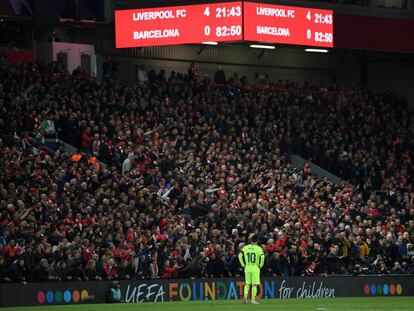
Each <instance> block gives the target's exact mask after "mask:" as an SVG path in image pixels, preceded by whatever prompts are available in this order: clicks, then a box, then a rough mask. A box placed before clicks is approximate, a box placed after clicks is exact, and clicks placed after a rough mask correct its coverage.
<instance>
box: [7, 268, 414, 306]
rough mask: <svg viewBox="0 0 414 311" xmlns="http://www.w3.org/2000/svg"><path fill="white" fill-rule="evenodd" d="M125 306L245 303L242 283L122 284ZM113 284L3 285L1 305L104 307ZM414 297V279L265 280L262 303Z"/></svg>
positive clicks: (260, 296)
mask: <svg viewBox="0 0 414 311" xmlns="http://www.w3.org/2000/svg"><path fill="white" fill-rule="evenodd" d="M120 284H121V291H122V298H123V300H124V301H125V303H141V302H166V301H190V300H191V301H202V300H230V299H232V300H233V299H241V298H242V293H243V286H244V282H243V281H242V280H238V279H228V278H226V279H194V280H189V279H183V280H133V281H121V282H120ZM110 286H111V281H102V282H93V281H91V282H60V283H55V282H53V283H29V284H27V285H23V284H0V306H1V307H11V306H35V305H39V306H41V305H43V306H45V305H57V304H60V305H69V304H80V303H105V302H106V301H105V300H106V292H107V291H108V289H109V288H110ZM358 296H414V276H366V277H365V276H358V277H354V276H329V277H274V278H262V284H261V285H260V287H259V289H258V298H259V299H291V298H300V299H312V298H334V297H358Z"/></svg>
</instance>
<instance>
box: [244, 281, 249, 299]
mask: <svg viewBox="0 0 414 311" xmlns="http://www.w3.org/2000/svg"><path fill="white" fill-rule="evenodd" d="M249 290H250V285H248V284H246V285H244V298H247V296H248V295H249Z"/></svg>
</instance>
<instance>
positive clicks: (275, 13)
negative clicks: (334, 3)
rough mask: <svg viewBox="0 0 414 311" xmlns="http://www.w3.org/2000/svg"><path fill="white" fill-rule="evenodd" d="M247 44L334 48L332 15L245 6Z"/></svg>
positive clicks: (308, 10) (320, 11) (301, 9)
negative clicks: (259, 43)
mask: <svg viewBox="0 0 414 311" xmlns="http://www.w3.org/2000/svg"><path fill="white" fill-rule="evenodd" d="M243 20H244V21H243V23H244V40H246V41H258V42H268V43H282V44H293V45H307V46H318V47H333V11H330V10H320V9H310V8H301V7H291V6H282V5H272V4H264V3H254V2H244V18H243Z"/></svg>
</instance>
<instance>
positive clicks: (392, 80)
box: [368, 56, 414, 110]
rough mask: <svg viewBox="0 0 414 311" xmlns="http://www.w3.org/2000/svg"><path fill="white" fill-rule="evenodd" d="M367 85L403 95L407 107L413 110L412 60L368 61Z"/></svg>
mask: <svg viewBox="0 0 414 311" xmlns="http://www.w3.org/2000/svg"><path fill="white" fill-rule="evenodd" d="M413 58H414V56H413ZM368 87H369V88H370V89H372V90H374V91H382V92H383V91H391V92H393V93H395V94H397V95H399V96H402V97H405V98H406V99H407V104H408V107H409V108H410V109H411V110H414V60H411V61H409V60H408V61H406V60H399V61H397V60H395V61H393V62H390V61H376V62H370V63H368Z"/></svg>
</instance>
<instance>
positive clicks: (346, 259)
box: [0, 62, 414, 282]
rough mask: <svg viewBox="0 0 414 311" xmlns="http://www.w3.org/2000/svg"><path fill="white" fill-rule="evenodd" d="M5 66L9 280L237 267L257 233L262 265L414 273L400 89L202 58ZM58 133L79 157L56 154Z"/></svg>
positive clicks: (272, 269)
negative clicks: (69, 67)
mask: <svg viewBox="0 0 414 311" xmlns="http://www.w3.org/2000/svg"><path fill="white" fill-rule="evenodd" d="M0 68H1V69H0V110H1V119H0V132H1V136H0V280H1V282H28V281H36V282H44V281H54V280H61V281H65V280H101V279H135V278H176V277H224V276H231V277H234V276H239V275H240V274H241V272H242V271H241V269H240V265H239V263H238V260H237V253H238V252H239V250H240V248H241V247H242V246H243V245H244V243H246V242H247V241H248V237H249V235H250V234H251V233H256V234H258V236H259V242H260V245H262V246H263V247H264V249H265V253H266V262H265V266H264V268H263V270H262V274H264V275H270V276H275V275H283V276H291V275H294V276H296V275H326V274H404V273H414V248H413V245H412V243H413V241H414V205H413V200H414V189H413V186H412V185H413V177H414V170H413V163H412V157H413V154H412V151H413V150H414V148H413V147H414V135H413V134H414V133H413V131H414V126H413V125H414V124H413V121H414V118H413V115H412V114H410V113H409V112H408V111H407V110H406V108H405V107H404V104H403V103H402V102H401V101H399V100H398V99H397V98H396V97H394V96H391V95H376V94H373V93H370V92H368V91H360V90H341V89H340V88H338V87H333V88H331V89H323V88H321V87H319V86H316V85H308V84H305V85H303V86H301V87H299V86H298V85H295V84H293V83H291V82H286V83H282V82H281V81H279V82H277V83H270V82H268V81H266V79H263V80H261V81H260V82H259V84H257V83H256V84H254V85H249V84H248V83H247V80H246V79H245V78H240V79H239V78H238V76H237V75H234V76H232V77H231V78H229V79H226V77H225V75H224V72H222V69H221V70H219V71H220V73H219V74H216V77H215V78H216V79H217V81H216V82H224V83H222V84H220V85H216V84H215V83H214V81H211V80H210V79H209V78H208V77H199V76H198V71H197V68H196V65H195V64H193V65H192V66H191V68H190V70H189V72H188V74H186V75H183V74H177V73H174V72H173V73H171V75H170V76H169V77H168V78H167V77H166V76H165V72H160V73H159V74H157V73H155V72H153V71H152V72H149V73H148V75H146V74H145V75H142V77H143V79H144V81H141V82H142V83H138V84H132V83H121V82H119V81H117V80H116V79H114V78H113V76H112V75H108V76H107V77H106V79H105V80H104V81H98V80H96V79H94V78H91V77H88V76H86V75H84V74H83V73H82V71H81V70H80V69H78V70H75V71H74V72H73V73H72V74H67V73H66V72H65V69H64V67H63V66H62V64H59V62H57V63H53V64H51V65H50V66H45V65H41V64H30V65H17V66H16V67H9V66H3V67H0ZM223 79H224V80H223ZM55 132H56V133H57V135H58V136H59V138H60V139H62V140H63V141H65V142H67V143H69V144H71V145H73V146H75V147H77V148H78V149H79V150H80V152H79V153H78V154H75V155H72V154H70V153H69V152H67V151H65V149H64V148H63V146H61V147H60V149H59V150H57V151H56V152H51V151H50V150H48V149H46V148H45V147H44V146H43V144H42V142H43V139H44V138H45V137H54V135H55V134H54V133H55ZM292 152H297V153H300V154H301V155H303V156H304V157H305V158H306V159H309V160H311V161H313V162H315V163H318V164H320V165H321V166H322V167H324V168H326V169H328V170H330V171H332V172H334V173H335V174H337V175H338V176H341V177H343V178H344V179H345V180H347V182H343V183H342V184H333V183H332V182H330V181H328V180H327V179H326V178H325V179H323V180H319V179H317V178H316V176H315V175H314V174H313V173H312V170H311V169H310V167H309V166H308V165H305V166H304V167H301V168H295V167H293V166H292V165H291V164H289V161H288V154H290V153H292ZM96 159H98V160H99V161H96Z"/></svg>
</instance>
